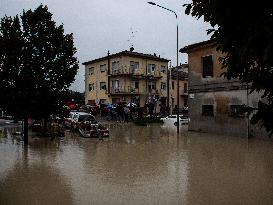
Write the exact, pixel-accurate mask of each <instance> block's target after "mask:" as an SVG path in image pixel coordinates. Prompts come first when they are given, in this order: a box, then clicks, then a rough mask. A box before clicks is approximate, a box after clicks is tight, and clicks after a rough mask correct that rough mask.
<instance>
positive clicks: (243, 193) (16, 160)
mask: <svg viewBox="0 0 273 205" xmlns="http://www.w3.org/2000/svg"><path fill="white" fill-rule="evenodd" d="M109 126H110V127H109V128H110V133H111V137H110V138H109V139H106V140H104V141H100V140H98V139H85V138H81V137H80V135H79V134H77V133H72V132H66V136H65V137H64V138H61V139H55V140H53V141H50V139H49V138H45V139H39V138H34V139H31V141H30V144H29V146H28V148H27V147H25V148H24V146H23V145H22V142H21V141H20V140H19V139H17V138H18V137H17V138H16V137H11V136H10V135H9V133H10V132H14V131H15V130H9V131H7V130H6V129H5V130H3V131H2V133H0V135H1V137H0V204H1V205H2V204H3V205H4V204H16V205H18V204H20V205H24V204H27V205H31V204H68V205H69V204H115V205H117V204H164V205H165V204H189V205H193V204H194V205H195V204H263V205H264V204H272V202H273V157H272V156H273V143H272V142H271V141H263V140H256V139H250V140H247V139H242V138H235V137H225V136H212V135H210V134H204V133H202V134H200V133H194V132H186V131H183V132H182V133H180V135H179V136H177V134H176V130H175V128H174V129H173V128H168V127H161V126H158V125H154V126H150V127H142V126H134V125H131V124H129V125H122V124H118V125H109ZM183 129H185V130H186V128H183Z"/></svg>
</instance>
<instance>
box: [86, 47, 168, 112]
mask: <svg viewBox="0 0 273 205" xmlns="http://www.w3.org/2000/svg"><path fill="white" fill-rule="evenodd" d="M168 61H169V60H167V59H164V58H161V57H160V56H156V55H155V54H154V55H150V54H143V53H138V52H134V51H133V48H131V49H130V51H122V52H119V53H116V54H111V55H110V54H109V52H108V55H107V56H105V57H102V58H98V59H95V60H91V61H88V62H85V63H83V65H85V103H86V104H94V103H119V102H126V103H129V102H133V103H136V104H137V105H139V106H141V107H143V106H144V105H145V103H147V102H150V101H152V102H153V103H155V104H156V105H158V106H159V105H166V103H167V70H168Z"/></svg>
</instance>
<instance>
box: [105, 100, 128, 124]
mask: <svg viewBox="0 0 273 205" xmlns="http://www.w3.org/2000/svg"><path fill="white" fill-rule="evenodd" d="M132 112H133V108H132V107H131V108H130V107H128V106H127V105H125V104H121V103H117V104H108V105H105V104H100V115H101V116H102V117H106V119H108V120H114V121H118V122H129V120H130V119H131V118H132Z"/></svg>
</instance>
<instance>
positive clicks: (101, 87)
mask: <svg viewBox="0 0 273 205" xmlns="http://www.w3.org/2000/svg"><path fill="white" fill-rule="evenodd" d="M100 90H106V83H105V82H100Z"/></svg>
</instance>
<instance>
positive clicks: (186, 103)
mask: <svg viewBox="0 0 273 205" xmlns="http://www.w3.org/2000/svg"><path fill="white" fill-rule="evenodd" d="M184 107H188V99H187V98H185V99H184Z"/></svg>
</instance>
